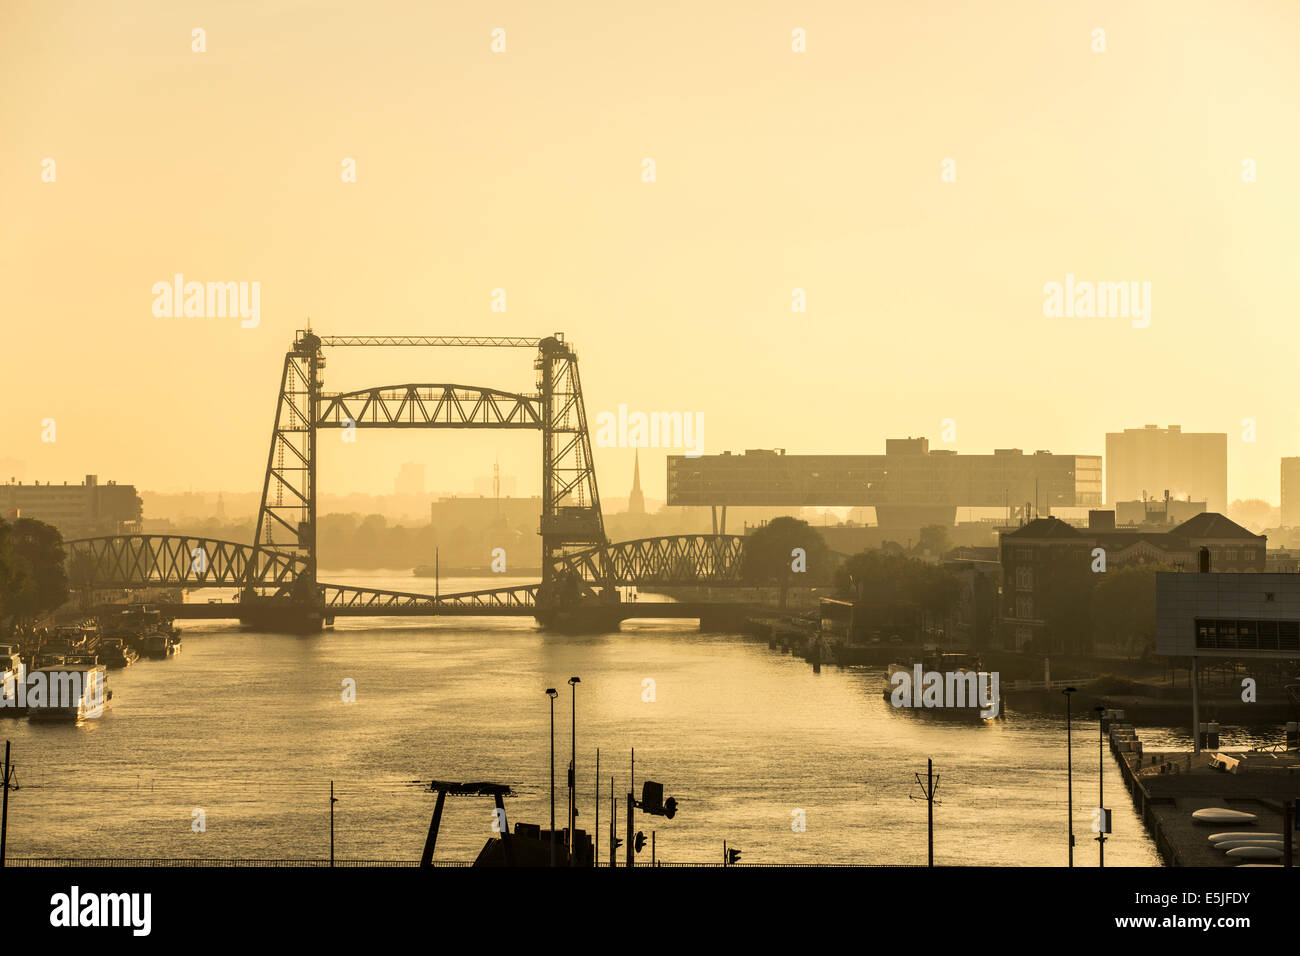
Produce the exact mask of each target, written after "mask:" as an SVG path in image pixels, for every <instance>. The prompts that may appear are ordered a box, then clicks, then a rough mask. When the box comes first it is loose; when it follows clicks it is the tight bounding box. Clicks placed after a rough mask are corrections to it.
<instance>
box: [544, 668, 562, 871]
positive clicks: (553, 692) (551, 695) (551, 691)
mask: <svg viewBox="0 0 1300 956" xmlns="http://www.w3.org/2000/svg"><path fill="white" fill-rule="evenodd" d="M546 696H547V697H549V698H550V699H551V866H555V698H557V697H559V696H560V692H559V691H558V690H556V689H555V688H554V687H548V688H546Z"/></svg>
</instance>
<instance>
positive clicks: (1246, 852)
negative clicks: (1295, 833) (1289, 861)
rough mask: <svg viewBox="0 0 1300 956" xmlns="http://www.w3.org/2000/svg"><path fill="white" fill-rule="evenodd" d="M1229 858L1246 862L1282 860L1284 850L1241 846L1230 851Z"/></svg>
mask: <svg viewBox="0 0 1300 956" xmlns="http://www.w3.org/2000/svg"><path fill="white" fill-rule="evenodd" d="M1228 856H1231V857H1235V858H1237V859H1246V860H1280V859H1282V848H1281V847H1280V846H1279V847H1272V846H1239V847H1237V848H1236V849H1235V850H1229V851H1228Z"/></svg>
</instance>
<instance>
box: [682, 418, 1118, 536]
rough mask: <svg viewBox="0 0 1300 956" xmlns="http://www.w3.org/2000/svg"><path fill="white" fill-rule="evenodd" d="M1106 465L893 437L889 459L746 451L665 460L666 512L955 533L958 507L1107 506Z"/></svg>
mask: <svg viewBox="0 0 1300 956" xmlns="http://www.w3.org/2000/svg"><path fill="white" fill-rule="evenodd" d="M1101 496H1102V488H1101V457H1100V456H1099V455H1054V454H1052V453H1051V452H1048V451H1037V452H1034V453H1033V454H1032V455H1026V454H1025V453H1024V452H1023V451H1021V450H1020V449H1019V448H1001V449H997V450H995V451H994V452H993V454H991V455H959V454H957V453H956V452H955V451H949V450H942V451H940V450H931V449H930V443H929V440H928V439H925V438H891V439H889V440H887V441H886V442H885V453H884V454H883V455H787V454H786V453H785V450H784V449H780V448H778V449H776V450H766V449H762V450H759V449H750V450H748V451H746V452H745V453H744V454H743V455H733V454H731V453H730V452H724V453H723V454H720V455H704V456H700V457H697V458H692V457H689V456H686V455H670V456H669V457H668V504H670V505H697V506H699V505H707V506H714V507H723V508H725V507H728V506H741V505H751V506H754V505H756V506H771V507H790V508H801V507H858V506H870V507H873V508H875V511H876V521H877V524H878V525H879V526H880V527H881V528H896V529H908V528H913V529H914V528H921V527H924V526H926V525H932V524H941V525H944V526H947V527H951V526H952V525H954V524H955V523H956V520H957V509H958V508H959V507H988V508H993V507H996V508H1007V509H1008V511H1010V512H1014V513H1029V514H1050V513H1051V511H1052V509H1054V508H1078V507H1090V506H1099V505H1100V504H1101V500H1102V499H1101Z"/></svg>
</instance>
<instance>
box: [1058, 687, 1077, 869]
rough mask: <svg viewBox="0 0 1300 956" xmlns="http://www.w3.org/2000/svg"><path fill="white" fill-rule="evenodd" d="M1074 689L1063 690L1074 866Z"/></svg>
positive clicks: (1067, 784)
mask: <svg viewBox="0 0 1300 956" xmlns="http://www.w3.org/2000/svg"><path fill="white" fill-rule="evenodd" d="M1074 690H1075V689H1074V688H1073V687H1067V688H1065V690H1063V691H1061V693H1062V694H1064V695H1065V791H1066V798H1065V799H1066V807H1067V809H1066V811H1065V812H1066V815H1067V818H1068V820H1069V824H1070V866H1074V754H1073V751H1072V749H1071V742H1070V695H1071V694H1073V693H1074Z"/></svg>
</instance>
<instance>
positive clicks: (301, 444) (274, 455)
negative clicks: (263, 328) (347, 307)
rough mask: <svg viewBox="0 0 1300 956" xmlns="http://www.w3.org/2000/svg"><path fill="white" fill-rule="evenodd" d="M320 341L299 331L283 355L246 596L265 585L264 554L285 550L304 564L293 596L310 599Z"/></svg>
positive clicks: (312, 588) (321, 361)
mask: <svg viewBox="0 0 1300 956" xmlns="http://www.w3.org/2000/svg"><path fill="white" fill-rule="evenodd" d="M320 346H321V340H320V338H319V337H318V336H316V335H314V334H312V333H311V332H309V331H308V332H299V333H298V336H297V338H295V340H294V343H293V348H292V349H291V350H290V351H289V352H288V353H287V354H286V355H285V357H284V371H283V372H282V373H281V376H280V397H279V401H278V402H277V403H276V407H275V424H274V426H272V429H271V449H270V452H269V453H268V455H267V459H266V475H265V477H264V479H263V483H262V505H261V508H260V510H259V511H258V515H257V530H256V533H255V536H254V539H253V547H254V548H255V551H256V553H255V554H254V557H253V560H251V561H250V562H249V565H248V568H247V572H248V573H247V576H246V578H245V580H244V586H245V588H246V589H247V591H248V593H249V594H250V596H251V595H252V594H253V593H255V590H254V589H256V588H258V587H264V586H265V585H267V584H268V583H271V582H268V581H267V579H266V578H265V576H264V575H263V569H264V567H266V565H267V561H266V559H265V558H264V557H263V554H264V553H267V552H288V553H290V554H293V555H295V556H297V557H300V558H301V559H302V560H303V561H304V565H303V567H302V569H301V571H299V573H298V574H297V575H296V578H295V580H294V594H295V596H296V597H298V598H299V599H300V600H302V601H304V602H307V603H317V601H316V407H317V404H318V402H319V400H320V391H321V379H320V370H321V369H322V368H324V367H325V359H324V357H323V356H322V355H321V354H320Z"/></svg>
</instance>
